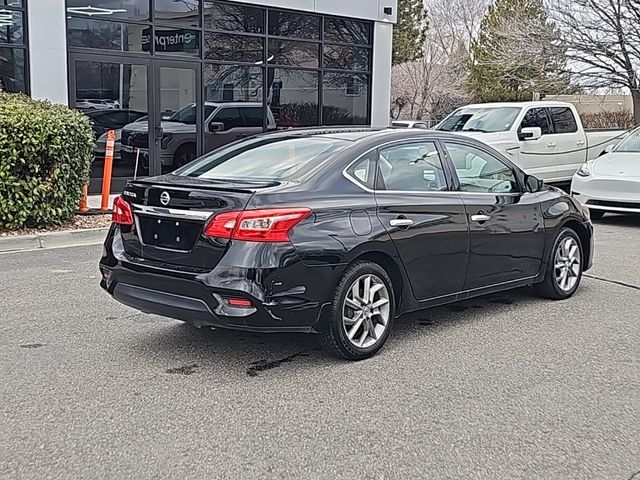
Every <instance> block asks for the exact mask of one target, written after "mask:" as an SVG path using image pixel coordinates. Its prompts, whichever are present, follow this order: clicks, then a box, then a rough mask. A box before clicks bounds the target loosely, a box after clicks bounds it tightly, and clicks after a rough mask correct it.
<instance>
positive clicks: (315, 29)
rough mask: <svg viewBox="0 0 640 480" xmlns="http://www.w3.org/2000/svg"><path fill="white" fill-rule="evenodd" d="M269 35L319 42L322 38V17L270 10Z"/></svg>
mask: <svg viewBox="0 0 640 480" xmlns="http://www.w3.org/2000/svg"><path fill="white" fill-rule="evenodd" d="M269 35H277V36H280V37H297V38H310V39H314V40H318V39H319V38H320V17H316V16H313V15H308V14H299V13H287V12H278V11H276V10H270V11H269Z"/></svg>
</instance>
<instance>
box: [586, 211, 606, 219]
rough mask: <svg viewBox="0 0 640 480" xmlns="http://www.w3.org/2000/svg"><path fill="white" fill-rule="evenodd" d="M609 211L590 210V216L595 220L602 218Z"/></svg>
mask: <svg viewBox="0 0 640 480" xmlns="http://www.w3.org/2000/svg"><path fill="white" fill-rule="evenodd" d="M605 213H607V212H605V211H604V210H589V216H590V217H591V218H592V219H594V220H600V219H601V218H602V217H604V214H605Z"/></svg>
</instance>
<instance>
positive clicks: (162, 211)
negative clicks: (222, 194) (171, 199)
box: [131, 203, 214, 220]
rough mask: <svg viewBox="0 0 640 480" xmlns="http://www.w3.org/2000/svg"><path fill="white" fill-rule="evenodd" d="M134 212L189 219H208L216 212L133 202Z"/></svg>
mask: <svg viewBox="0 0 640 480" xmlns="http://www.w3.org/2000/svg"><path fill="white" fill-rule="evenodd" d="M131 206H132V207H133V213H138V214H143V215H151V216H154V217H169V218H178V219H180V218H182V219H187V220H207V219H208V218H209V217H211V215H213V214H214V212H211V211H202V210H179V209H176V208H164V207H149V206H145V205H136V204H135V203H132V204H131Z"/></svg>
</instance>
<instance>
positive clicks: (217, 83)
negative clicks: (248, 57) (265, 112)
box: [204, 65, 262, 103]
mask: <svg viewBox="0 0 640 480" xmlns="http://www.w3.org/2000/svg"><path fill="white" fill-rule="evenodd" d="M204 96H205V100H207V101H212V102H260V103H261V102H262V68H260V67H249V66H239V65H207V66H206V67H205V69H204Z"/></svg>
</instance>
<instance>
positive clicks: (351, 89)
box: [322, 73, 370, 125]
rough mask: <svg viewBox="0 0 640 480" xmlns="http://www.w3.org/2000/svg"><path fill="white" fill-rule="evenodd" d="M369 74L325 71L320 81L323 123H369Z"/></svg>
mask: <svg viewBox="0 0 640 480" xmlns="http://www.w3.org/2000/svg"><path fill="white" fill-rule="evenodd" d="M369 83H370V76H369V75H364V74H353V73H325V74H324V77H323V82H322V84H323V85H322V95H323V108H322V121H323V123H324V124H325V125H366V124H368V123H369V118H368V116H369Z"/></svg>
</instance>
